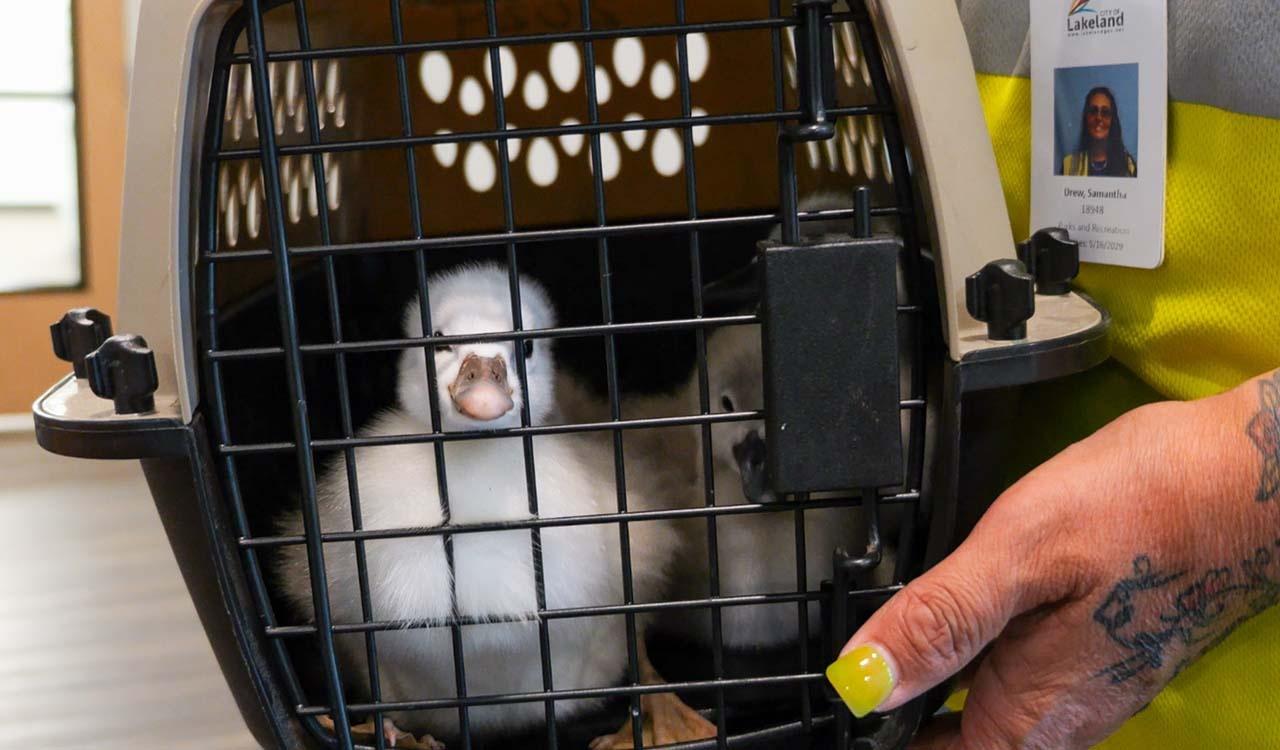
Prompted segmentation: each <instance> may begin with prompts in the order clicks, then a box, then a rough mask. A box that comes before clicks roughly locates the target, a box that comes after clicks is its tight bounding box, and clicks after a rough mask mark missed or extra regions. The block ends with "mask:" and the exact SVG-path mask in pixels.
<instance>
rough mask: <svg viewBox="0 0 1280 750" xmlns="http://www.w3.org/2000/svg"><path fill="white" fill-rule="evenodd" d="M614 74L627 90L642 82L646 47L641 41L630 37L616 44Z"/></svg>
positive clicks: (614, 48) (614, 47) (614, 46)
mask: <svg viewBox="0 0 1280 750" xmlns="http://www.w3.org/2000/svg"><path fill="white" fill-rule="evenodd" d="M613 73H614V75H616V76H618V80H619V81H621V82H622V85H623V86H626V87H627V88H630V87H632V86H634V85H636V84H637V83H639V82H640V76H642V75H644V45H642V44H640V40H639V39H636V38H635V37H633V36H629V37H624V38H622V39H619V40H618V41H617V42H615V43H614V45H613Z"/></svg>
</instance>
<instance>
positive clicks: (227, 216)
mask: <svg viewBox="0 0 1280 750" xmlns="http://www.w3.org/2000/svg"><path fill="white" fill-rule="evenodd" d="M222 222H223V231H224V233H225V234H226V235H227V236H226V240H227V244H228V245H230V246H231V247H235V246H236V243H237V242H239V241H240V237H239V235H240V203H239V201H231V202H230V203H228V204H227V210H226V212H225V213H224V214H223V215H222Z"/></svg>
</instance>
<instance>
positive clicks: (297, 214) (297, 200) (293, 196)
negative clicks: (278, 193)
mask: <svg viewBox="0 0 1280 750" xmlns="http://www.w3.org/2000/svg"><path fill="white" fill-rule="evenodd" d="M301 182H302V180H301V179H300V178H295V179H294V181H293V185H291V186H290V187H291V188H292V189H291V190H290V191H289V222H290V223H292V224H297V223H298V222H300V221H302V184H301Z"/></svg>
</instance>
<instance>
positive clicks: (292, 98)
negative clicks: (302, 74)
mask: <svg viewBox="0 0 1280 750" xmlns="http://www.w3.org/2000/svg"><path fill="white" fill-rule="evenodd" d="M301 67H302V66H301V65H299V64H297V63H296V62H292V63H289V64H288V65H287V66H285V69H284V106H285V110H286V111H287V112H288V113H289V116H290V117H293V116H294V115H295V114H296V113H297V112H298V70H299V68H301Z"/></svg>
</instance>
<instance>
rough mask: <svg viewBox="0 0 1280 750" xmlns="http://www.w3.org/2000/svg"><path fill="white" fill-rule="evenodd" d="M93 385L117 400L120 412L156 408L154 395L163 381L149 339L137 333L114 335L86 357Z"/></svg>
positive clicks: (139, 411)
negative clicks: (148, 343) (160, 378)
mask: <svg viewBox="0 0 1280 750" xmlns="http://www.w3.org/2000/svg"><path fill="white" fill-rule="evenodd" d="M85 365H86V369H87V370H88V374H89V388H90V389H91V390H92V391H93V392H94V394H96V395H97V396H99V397H101V398H109V399H111V400H112V401H114V402H115V405H116V414H143V413H146V412H150V411H155V409H156V404H155V399H154V398H153V395H154V394H155V392H156V388H158V387H159V385H160V380H159V377H158V376H157V375H156V356H155V354H153V353H152V351H151V350H150V349H148V348H147V341H146V339H144V338H142V337H141V336H135V335H122V336H112V337H111V338H109V339H107V340H106V343H104V344H103V345H102V346H100V347H98V350H97V351H95V352H94V353H92V354H90V355H89V356H88V357H86V358H85Z"/></svg>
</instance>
